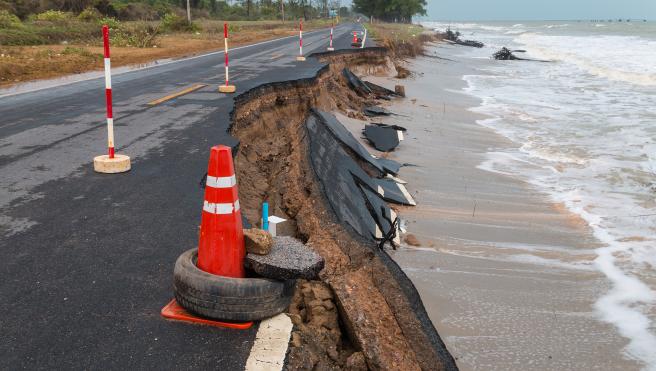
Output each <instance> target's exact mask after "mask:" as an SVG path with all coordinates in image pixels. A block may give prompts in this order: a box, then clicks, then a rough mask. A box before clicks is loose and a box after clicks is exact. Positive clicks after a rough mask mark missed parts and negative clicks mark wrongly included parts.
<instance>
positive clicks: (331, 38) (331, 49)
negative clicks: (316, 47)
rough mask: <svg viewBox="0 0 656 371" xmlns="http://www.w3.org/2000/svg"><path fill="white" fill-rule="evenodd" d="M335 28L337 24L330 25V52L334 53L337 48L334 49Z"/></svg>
mask: <svg viewBox="0 0 656 371" xmlns="http://www.w3.org/2000/svg"><path fill="white" fill-rule="evenodd" d="M334 27H335V23H334V22H333V23H331V25H330V45H329V46H328V51H329V52H332V51H333V50H335V48H333V28H334Z"/></svg>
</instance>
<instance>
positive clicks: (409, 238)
mask: <svg viewBox="0 0 656 371" xmlns="http://www.w3.org/2000/svg"><path fill="white" fill-rule="evenodd" d="M403 241H405V243H407V244H408V245H410V246H421V242H419V239H418V238H417V236H415V235H414V234H407V235H405V237H404V238H403Z"/></svg>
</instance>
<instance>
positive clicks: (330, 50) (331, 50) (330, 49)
mask: <svg viewBox="0 0 656 371" xmlns="http://www.w3.org/2000/svg"><path fill="white" fill-rule="evenodd" d="M326 50H328V51H329V52H334V51H335V48H330V47H328V48H326Z"/></svg>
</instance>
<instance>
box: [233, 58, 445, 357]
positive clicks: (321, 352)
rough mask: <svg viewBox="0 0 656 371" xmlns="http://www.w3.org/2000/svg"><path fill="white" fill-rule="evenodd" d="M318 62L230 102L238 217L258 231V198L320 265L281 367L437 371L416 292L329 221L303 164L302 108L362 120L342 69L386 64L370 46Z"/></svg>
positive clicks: (385, 260) (303, 296)
mask: <svg viewBox="0 0 656 371" xmlns="http://www.w3.org/2000/svg"><path fill="white" fill-rule="evenodd" d="M325 60H326V61H329V62H330V65H329V67H328V68H325V69H324V70H322V71H321V72H320V73H319V76H318V77H317V78H316V79H313V80H297V81H290V82H286V83H282V84H277V85H269V86H265V87H262V88H259V89H256V90H255V91H250V92H248V93H245V94H244V95H242V96H239V97H237V98H236V102H235V110H234V112H233V127H232V134H233V135H234V136H235V137H237V138H238V139H239V140H240V142H241V145H240V147H239V149H238V151H237V153H236V159H235V168H236V172H237V178H238V180H239V187H240V201H241V202H242V205H243V207H242V210H243V212H244V214H245V216H246V217H247V218H248V220H249V222H251V223H252V224H253V225H258V224H259V215H260V212H261V210H260V205H261V203H262V202H263V201H264V200H267V201H268V202H269V205H270V206H269V207H270V213H271V214H274V215H277V216H281V217H284V218H287V219H290V220H291V221H292V222H293V225H294V227H295V229H296V237H298V238H300V239H302V240H303V241H304V242H306V243H307V244H308V245H309V246H310V247H312V248H313V249H314V250H315V251H316V252H318V253H319V254H321V256H323V257H324V259H325V260H326V267H325V269H324V270H323V271H322V272H321V274H320V278H321V281H322V282H316V281H312V282H301V283H300V284H299V288H298V289H297V292H296V298H295V299H294V302H293V304H292V306H291V307H290V310H289V312H290V313H291V314H292V318H293V320H294V323H295V325H296V329H295V332H294V334H293V335H292V347H291V351H290V356H289V357H288V365H287V367H288V369H303V370H310V369H362V366H363V365H362V359H364V360H365V362H366V366H367V367H368V368H369V369H404V370H406V369H407V370H412V369H420V368H421V369H424V370H440V369H445V367H448V366H445V364H446V365H448V364H450V362H452V359H451V358H450V355H448V353H446V355H445V354H442V353H440V351H438V350H436V347H435V346H434V344H435V342H436V341H437V342H441V341H440V340H439V338H438V337H437V334H436V333H435V331H434V329H433V328H432V327H430V330H427V328H426V324H427V323H428V324H429V325H428V326H431V325H430V321H429V320H428V319H427V316H425V311H424V310H423V306H422V305H421V301H420V299H419V296H418V295H417V294H416V290H414V287H413V286H412V285H411V284H410V283H409V281H408V280H407V278H406V280H405V281H403V280H401V281H400V280H398V277H400V276H403V277H405V276H404V275H403V273H402V272H401V271H400V269H398V266H396V265H395V264H394V263H393V262H392V261H391V260H390V259H389V257H387V255H386V254H385V253H382V252H380V251H377V250H376V248H375V246H372V244H371V243H367V242H366V241H364V240H362V239H360V238H359V237H358V236H356V235H353V234H351V232H350V230H347V229H346V228H345V227H343V226H342V225H341V224H340V223H339V222H338V221H336V220H335V216H334V214H333V213H332V211H330V208H329V207H328V206H327V205H328V204H327V201H326V200H325V198H324V196H323V193H322V192H321V190H320V189H319V185H318V181H317V180H316V178H315V175H314V172H313V170H312V168H311V166H310V164H309V158H308V148H307V145H308V143H307V140H306V135H307V132H306V129H305V127H304V123H305V118H306V117H307V113H308V111H309V109H310V108H313V107H314V108H318V109H322V110H325V111H340V112H342V113H344V114H347V115H349V116H357V117H359V118H363V117H361V113H360V110H361V108H362V107H363V106H364V105H368V104H371V103H372V102H370V101H368V100H367V99H364V98H361V97H359V96H358V95H357V94H355V93H354V92H353V91H351V90H350V89H349V88H348V87H347V83H346V80H345V79H344V78H343V77H342V74H341V70H342V68H343V67H344V66H348V67H349V68H350V69H351V70H353V71H354V72H356V73H357V72H359V73H363V72H366V73H376V74H378V73H383V72H384V71H389V70H390V68H393V63H391V61H390V60H389V59H388V58H387V57H386V54H385V50H384V49H380V48H373V49H371V50H369V49H365V50H363V51H361V52H355V53H354V52H350V53H347V52H345V53H336V55H331V56H326V57H325ZM254 98H256V99H254ZM328 287H329V288H330V289H331V290H328V291H326V289H327V288H328ZM319 292H320V293H319ZM326 292H330V294H331V295H332V296H330V297H328V294H327V293H326ZM408 292H411V293H413V295H408V294H407V293H408ZM319 296H320V297H319ZM335 307H336V308H337V309H338V310H337V311H335ZM418 313H420V314H418ZM421 313H423V316H424V317H422V314H421ZM335 321H337V324H338V325H339V326H337V327H335ZM431 330H432V331H431ZM436 337H437V339H436ZM445 359H446V363H445V362H444V360H445Z"/></svg>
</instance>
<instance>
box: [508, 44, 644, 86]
mask: <svg viewBox="0 0 656 371" xmlns="http://www.w3.org/2000/svg"><path fill="white" fill-rule="evenodd" d="M514 41H515V42H517V43H519V44H521V45H523V46H524V47H525V48H526V49H528V51H529V53H530V55H531V56H533V57H535V58H538V59H545V60H552V61H560V62H564V63H571V64H573V65H575V66H577V67H579V68H581V69H583V70H584V71H586V72H588V73H590V74H593V75H596V76H600V77H603V78H607V79H610V80H615V81H624V82H628V83H632V84H635V85H642V86H656V70H655V69H654V66H656V53H654V52H653V50H654V42H653V41H651V40H648V39H644V38H640V37H635V36H551V35H550V36H547V35H541V34H537V33H533V32H529V33H522V34H521V35H519V36H518V37H517V38H515V40H514ZM609 50H612V51H613V52H612V53H609V52H608V51H609Z"/></svg>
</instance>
